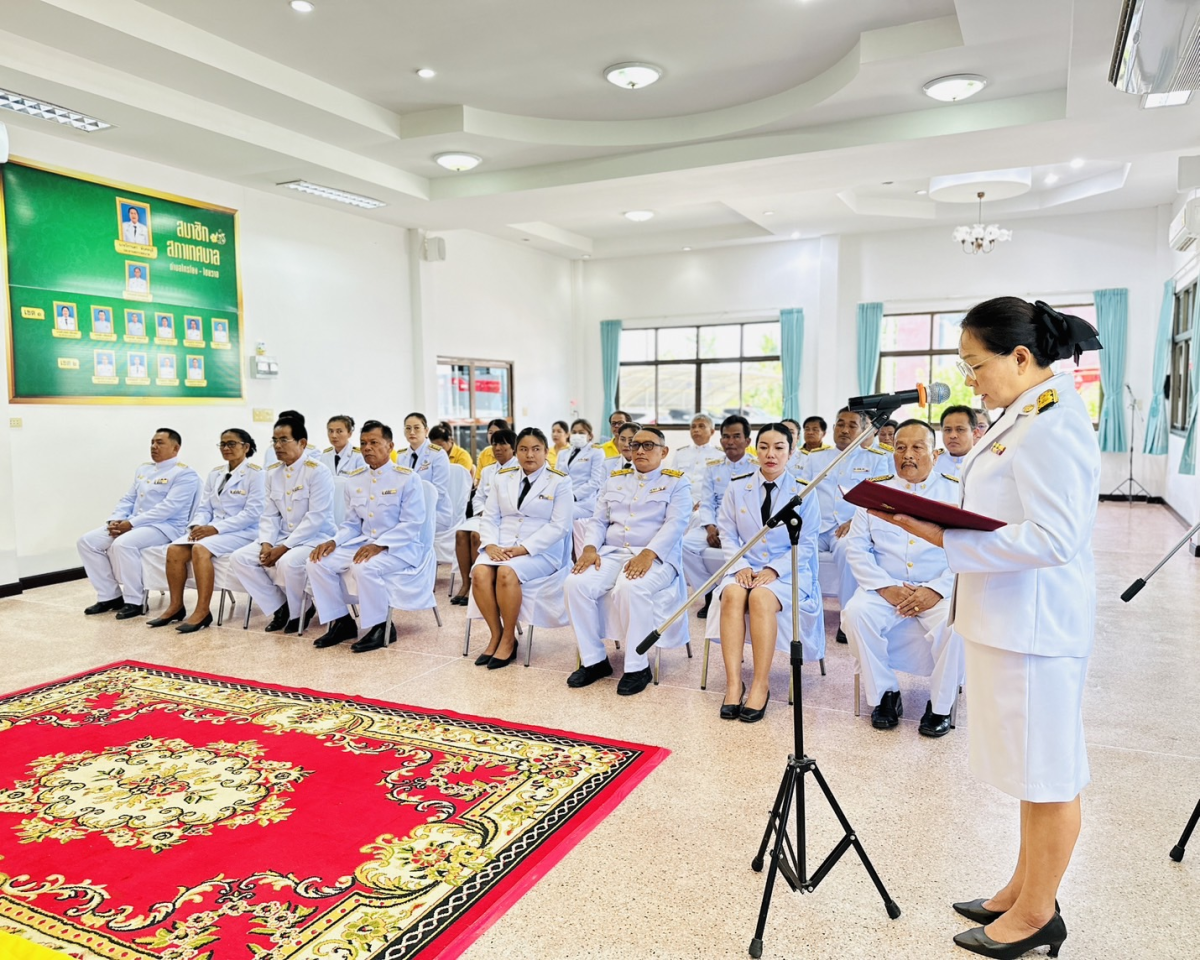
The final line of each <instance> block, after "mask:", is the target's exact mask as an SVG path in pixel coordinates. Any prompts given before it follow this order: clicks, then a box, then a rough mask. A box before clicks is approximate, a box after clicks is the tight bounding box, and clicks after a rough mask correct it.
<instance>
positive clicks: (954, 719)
mask: <svg viewBox="0 0 1200 960" xmlns="http://www.w3.org/2000/svg"><path fill="white" fill-rule="evenodd" d="M961 697H962V687H959V688H958V692H957V693H956V694H954V703H952V704H951V705H950V729H951V730H953V729H954V728H955V727H957V726H958V701H959V698H961Z"/></svg>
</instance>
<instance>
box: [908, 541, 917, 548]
mask: <svg viewBox="0 0 1200 960" xmlns="http://www.w3.org/2000/svg"><path fill="white" fill-rule="evenodd" d="M916 542H917V541H916V540H909V541H908V545H909V546H910V547H911V546H912V545H913V544H915V543H916Z"/></svg>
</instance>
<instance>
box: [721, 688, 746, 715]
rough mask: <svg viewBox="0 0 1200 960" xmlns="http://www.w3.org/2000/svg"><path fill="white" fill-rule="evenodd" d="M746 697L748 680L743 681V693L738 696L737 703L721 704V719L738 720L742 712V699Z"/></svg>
mask: <svg viewBox="0 0 1200 960" xmlns="http://www.w3.org/2000/svg"><path fill="white" fill-rule="evenodd" d="M745 699H746V681H745V680H743V681H742V695H741V696H740V697H738V702H737V703H723V704H721V719H722V720H736V719H737V718H738V717H739V716H740V715H741V713H742V701H744V700H745Z"/></svg>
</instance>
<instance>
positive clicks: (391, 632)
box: [383, 607, 436, 647]
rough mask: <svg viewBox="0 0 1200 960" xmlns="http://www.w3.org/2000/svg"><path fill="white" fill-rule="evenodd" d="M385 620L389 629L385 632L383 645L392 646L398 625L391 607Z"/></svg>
mask: <svg viewBox="0 0 1200 960" xmlns="http://www.w3.org/2000/svg"><path fill="white" fill-rule="evenodd" d="M435 612H436V611H435ZM383 622H384V623H386V624H387V629H386V630H384V632H383V645H384V646H385V647H390V646H391V645H392V644H393V643H395V641H396V625H395V624H394V623H392V608H391V607H388V608H387V617H386V618H384V621H383Z"/></svg>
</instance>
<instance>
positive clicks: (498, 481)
mask: <svg viewBox="0 0 1200 960" xmlns="http://www.w3.org/2000/svg"><path fill="white" fill-rule="evenodd" d="M497 436H499V434H497ZM495 443H496V441H495V438H493V440H492V446H493V447H495ZM547 449H548V445H547V443H546V435H545V434H544V433H542V431H541V430H539V429H538V428H537V427H526V428H525V429H524V430H522V431H521V433H520V435H519V436H518V437H517V464H518V465H516V466H505V467H501V468H500V469H499V470H497V471H496V473H495V475H494V477H493V479H492V482H491V490H490V491H489V492H488V497H487V503H486V504H485V505H484V508H483V516H482V517H481V518H480V523H479V541H480V543H482V544H483V546H482V548H481V549H480V551H479V559H478V560H476V561H475V569H474V571H473V572H472V574H471V588H472V589H471V592H472V594H473V595H474V597H475V605H476V606H477V607H479V612H480V613H481V614H482V615H483V619H484V621H485V622H486V623H487V625H488V629H489V630H491V634H492V635H491V639H490V640H489V641H488V645H487V649H486V650H484V652H483V653H482V654H481V655H480V656H479V657H478V658H477V659H476V660H475V666H477V667H482V666H486V667H487V668H488V669H489V670H498V669H500V668H501V667H506V666H508V665H509V664H510V663H512V662H513V660H515V659H516V658H517V634H516V630H517V617H518V615H519V614H520V611H521V584H523V583H528V582H529V581H530V580H537V579H540V578H541V577H547V576H549V575H550V574H552V573H553V572H554V571H555V570H556V569H557V568H558V566H559V564H560V562H561V560H562V554H561V552H560V551H559V550H558V549H557V547H558V545H559V544H560V543H562V541H563V538H564V537H566V536H567V534H568V533H569V532H570V529H571V513H572V510H573V506H572V504H573V500H572V497H571V479H570V478H569V477H568V476H567V475H566V474H565V473H562V472H561V471H559V470H555V469H554V468H553V467H550V466H547V465H546V453H547Z"/></svg>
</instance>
